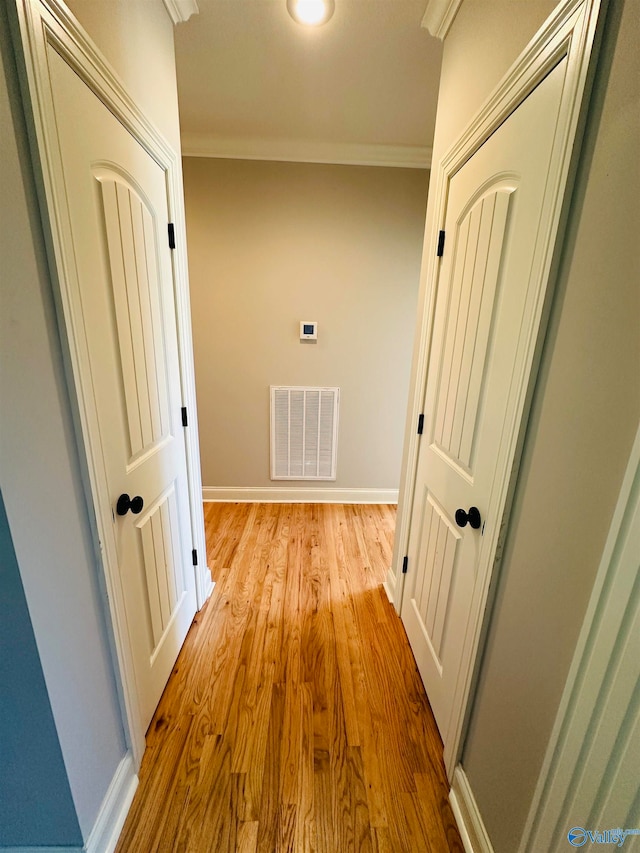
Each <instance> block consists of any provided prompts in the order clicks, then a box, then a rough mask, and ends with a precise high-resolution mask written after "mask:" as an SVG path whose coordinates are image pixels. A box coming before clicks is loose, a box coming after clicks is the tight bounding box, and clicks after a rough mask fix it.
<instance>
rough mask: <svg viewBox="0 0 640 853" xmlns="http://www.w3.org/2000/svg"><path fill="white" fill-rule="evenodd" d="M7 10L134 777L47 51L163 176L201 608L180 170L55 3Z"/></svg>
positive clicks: (138, 738)
mask: <svg viewBox="0 0 640 853" xmlns="http://www.w3.org/2000/svg"><path fill="white" fill-rule="evenodd" d="M15 10H16V11H17V21H16V23H17V27H16V28H14V35H15V44H16V53H17V54H18V59H19V62H20V59H22V60H23V62H24V65H23V66H22V67H21V68H20V74H21V81H20V82H21V87H22V95H23V100H24V102H25V105H27V110H26V112H27V122H28V123H29V125H30V130H31V131H32V133H31V134H30V135H31V139H32V143H31V145H32V157H33V161H34V165H35V170H36V182H37V186H38V195H39V204H40V210H41V215H42V219H43V222H44V223H45V239H46V243H47V254H48V258H49V266H50V271H51V277H52V280H53V283H54V284H53V289H54V297H55V300H56V311H57V316H58V326H59V331H60V336H61V340H62V345H63V353H64V356H65V369H66V372H67V379H68V384H69V386H70V392H71V394H70V396H71V401H72V406H73V407H74V409H75V411H74V412H73V414H74V420H75V425H76V432H77V436H78V443H79V445H80V447H81V448H82V450H81V453H80V456H81V466H82V468H83V480H84V486H85V494H86V498H87V503H88V507H89V517H90V519H91V521H92V527H93V530H92V532H93V536H94V547H95V552H96V555H97V560H98V562H99V564H100V565H101V567H102V570H103V573H104V586H105V588H106V595H107V598H108V605H107V604H106V603H105V608H107V607H108V613H109V615H110V618H111V626H112V630H113V633H112V637H111V638H110V639H111V643H112V649H113V654H114V658H115V662H116V664H117V667H116V668H117V673H116V675H117V676H119V679H118V681H119V685H118V686H119V693H120V702H121V706H122V714H123V723H124V727H125V731H126V733H127V739H128V744H129V746H130V748H131V750H132V754H133V760H134V764H135V766H136V768H137V767H139V765H140V761H141V759H142V754H143V752H144V747H145V741H144V735H145V733H144V731H141V727H140V723H139V719H140V715H139V713H138V699H137V693H136V687H135V677H134V667H133V660H132V655H131V644H130V641H129V634H128V628H127V621H126V617H125V606H124V594H123V589H122V585H121V583H120V578H119V573H118V571H117V565H118V561H117V551H116V545H115V538H114V533H113V525H112V507H111V500H110V496H109V492H108V489H107V480H106V471H105V469H104V463H103V459H102V454H101V452H100V439H99V429H98V421H97V411H96V406H95V400H94V398H93V394H92V383H91V375H90V369H89V358H88V348H87V341H86V338H85V334H84V327H83V322H82V316H81V301H80V297H79V286H78V280H77V273H76V269H75V263H74V253H73V240H72V235H71V228H70V216H69V211H68V207H67V204H66V198H65V194H64V192H61V191H60V188H61V187H63V186H64V176H63V171H62V158H61V153H60V149H59V145H58V140H57V135H56V133H55V111H54V105H53V96H52V90H51V82H50V80H49V73H48V64H47V49H48V46H52V47H53V48H54V49H55V50H56V51H57V52H58V53H59V54H60V55H61V56H62V57H63V58H64V59H65V60H66V62H67V63H68V64H69V65H70V66H71V67H72V68H73V70H74V71H75V72H76V73H77V74H78V75H79V76H80V77H81V79H82V80H83V81H84V82H85V83H86V84H87V85H88V86H89V88H90V89H91V90H92V91H93V92H94V93H95V94H96V95H97V97H98V98H99V99H100V100H101V101H102V102H103V103H104V104H105V105H106V106H107V108H108V109H109V110H110V111H111V112H112V113H113V114H114V115H115V116H116V117H117V118H118V119H119V121H120V122H121V123H122V124H123V125H124V126H125V127H126V128H127V130H128V131H129V132H130V133H131V134H132V136H133V137H134V138H135V139H136V140H137V141H138V142H139V143H140V145H141V146H142V147H143V148H144V149H145V150H146V151H147V152H148V153H149V155H150V156H151V157H152V158H153V159H154V160H155V161H156V162H157V163H158V164H159V165H160V167H161V168H162V169H163V170H164V171H165V173H166V175H167V186H168V199H167V203H168V212H169V218H170V221H172V222H173V223H174V228H175V233H176V245H177V250H176V251H174V252H172V257H173V278H174V291H175V297H176V318H177V327H178V351H179V359H180V380H181V386H182V400H183V405H185V406H186V407H187V409H188V414H189V428H188V429H186V430H185V441H186V445H185V446H186V459H187V474H188V482H189V502H190V516H191V534H192V541H193V548H195V549H196V550H197V553H198V555H200V559H199V561H198V562H199V565H198V566H197V567H195V579H196V596H197V604H198V607H199V608H200V607H202V605H203V604H204V602H205V600H206V599H207V597H208V596H209V594H210V593H211V590H212V589H213V584H212V581H211V576H210V572H209V570H208V568H207V566H206V545H205V534H204V515H203V508H202V484H201V475H200V451H199V446H198V430H197V417H196V402H195V399H196V398H195V378H194V369H193V353H192V344H191V314H190V307H189V287H188V278H187V266H186V235H185V222H184V208H183V197H182V180H181V175H182V172H181V163H180V159H179V157H178V155H177V153H176V152H175V151H174V150H173V149H172V148H171V146H170V145H169V143H168V142H167V141H166V140H165V139H164V137H163V136H162V135H161V134H160V133H159V131H158V130H157V129H156V128H155V127H154V125H153V124H152V123H151V122H150V121H149V119H148V118H147V117H146V116H145V115H144V114H143V113H142V112H141V110H140V109H139V107H138V106H137V105H136V103H135V102H134V101H133V100H132V99H131V97H130V96H129V95H128V93H127V91H126V89H125V87H124V85H123V84H122V82H121V81H120V80H119V78H118V77H117V76H116V74H115V73H114V72H113V70H112V69H111V68H110V66H109V65H108V64H107V62H106V61H105V59H104V58H103V57H102V55H101V54H100V52H99V51H98V49H97V47H96V46H95V45H94V44H93V42H92V41H91V40H90V39H89V38H88V36H87V35H86V33H85V32H84V30H82V29H81V27H80V26H79V24H78V23H77V21H76V20H75V18H74V17H73V16H72V15H71V14H70V12H69V10H68V9H67V8H66V6H65V5H64V4H63V3H62V2H61V0H15ZM29 105H30V108H31V112H30V113H29V109H28V106H29ZM38 170H39V171H38ZM74 392H75V394H74Z"/></svg>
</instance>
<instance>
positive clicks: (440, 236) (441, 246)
mask: <svg viewBox="0 0 640 853" xmlns="http://www.w3.org/2000/svg"><path fill="white" fill-rule="evenodd" d="M436 255H437V256H438V257H439V258H441V257H442V256H443V255H444V231H441V232H440V233H439V234H438V250H437V252H436Z"/></svg>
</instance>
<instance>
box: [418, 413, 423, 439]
mask: <svg viewBox="0 0 640 853" xmlns="http://www.w3.org/2000/svg"><path fill="white" fill-rule="evenodd" d="M423 429H424V415H418V435H422V430H423Z"/></svg>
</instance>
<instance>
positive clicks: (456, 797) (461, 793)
mask: <svg viewBox="0 0 640 853" xmlns="http://www.w3.org/2000/svg"><path fill="white" fill-rule="evenodd" d="M449 802H450V803H451V810H452V811H453V814H454V816H455V819H456V823H457V824H458V829H459V830H460V837H461V838H462V843H463V845H464V849H465V851H466V853H493V846H492V844H491V841H490V839H489V835H488V833H487V830H486V828H485V825H484V822H483V820H482V816H481V814H480V810H479V809H478V804H477V803H476V798H475V797H474V796H473V791H472V790H471V786H470V785H469V780H468V779H467V775H466V773H465V772H464V770H463V769H462V767H461V765H460V764H458V766H457V767H456V769H455V771H454V773H453V783H452V785H451V790H450V791H449Z"/></svg>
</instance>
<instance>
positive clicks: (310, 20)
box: [287, 0, 335, 27]
mask: <svg viewBox="0 0 640 853" xmlns="http://www.w3.org/2000/svg"><path fill="white" fill-rule="evenodd" d="M287 9H288V11H289V14H290V15H291V17H292V18H293V20H294V21H296V22H297V23H298V24H304V25H305V26H307V27H319V26H320V25H321V24H326V23H327V21H328V20H329V18H330V17H331V16H332V15H333V12H334V9H335V0H287Z"/></svg>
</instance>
